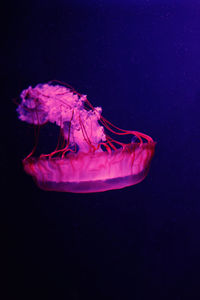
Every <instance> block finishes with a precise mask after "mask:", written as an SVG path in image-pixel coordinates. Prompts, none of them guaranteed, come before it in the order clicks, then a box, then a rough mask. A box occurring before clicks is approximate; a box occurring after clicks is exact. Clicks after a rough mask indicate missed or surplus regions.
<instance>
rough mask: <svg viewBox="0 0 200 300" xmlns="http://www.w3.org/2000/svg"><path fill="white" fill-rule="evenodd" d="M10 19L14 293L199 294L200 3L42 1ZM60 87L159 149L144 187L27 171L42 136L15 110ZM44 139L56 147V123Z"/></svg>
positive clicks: (5, 84)
mask: <svg viewBox="0 0 200 300" xmlns="http://www.w3.org/2000/svg"><path fill="white" fill-rule="evenodd" d="M11 8H12V9H11ZM3 13H4V15H5V16H6V20H7V21H6V22H5V23H4V24H3V25H2V29H3V32H2V36H1V39H2V41H3V47H2V55H1V65H2V67H1V70H2V75H1V89H2V92H3V93H2V98H1V121H2V127H1V134H2V137H1V141H2V144H1V147H0V148H1V183H2V193H1V205H2V218H1V220H2V231H3V234H2V246H1V247H2V248H3V249H5V251H4V254H3V256H2V258H3V262H4V264H5V268H3V278H4V281H5V283H4V284H3V286H4V287H5V289H6V295H7V298H5V299H15V298H19V299H40V298H41V299H59V300H61V299H69V300H71V299H76V300H79V299H81V300H82V299H87V300H88V299H93V300H94V299H109V300H110V299H115V300H117V299H119V300H121V299H126V300H128V299H131V300H132V299H134V300H142V299H145V300H146V299H167V300H169V299H170V300H183V299H188V300H191V299H192V300H193V299H200V290H199V281H200V235H199V228H200V201H199V200H200V197H199V193H200V189H199V180H200V175H199V174H200V172H199V169H200V161H199V146H200V142H199V133H200V130H199V128H200V125H199V112H200V59H199V53H200V3H199V2H198V1H193V0H191V1H184V0H183V1H162V0H157V1H155V0H152V1H151V0H149V1H144V0H141V1H139V0H138V1H136V0H135V1H134V0H133V1H128V0H125V1H119V0H118V1H111V0H108V1H106V0H101V1H89V0H86V1H78V0H75V1H62V0H57V1H51V0H50V1H32V0H31V1H26V2H23V1H20V2H16V3H15V4H14V5H12V7H11V6H9V5H7V8H5V11H3ZM53 79H58V80H61V81H64V82H67V83H69V84H70V85H72V86H73V87H74V88H75V89H76V90H78V91H79V92H80V93H82V94H87V95H88V99H89V101H90V102H91V103H92V104H93V105H94V106H101V107H102V108H103V115H104V117H106V118H107V119H109V120H110V121H111V122H112V123H114V124H116V125H117V126H119V127H121V128H124V129H132V130H138V131H141V132H144V133H146V134H148V135H150V136H151V137H152V138H153V139H154V140H155V141H156V142H157V145H156V152H155V156H154V158H153V161H152V164H151V168H150V172H149V174H148V176H147V178H146V179H145V180H144V181H143V182H141V183H139V184H138V185H135V186H132V187H128V188H125V189H121V190H113V191H108V192H104V193H94V194H70V193H56V192H45V191H42V190H40V189H38V187H37V186H36V185H35V183H34V181H33V180H32V178H31V177H29V176H27V175H26V174H25V173H24V171H23V167H22V159H23V158H24V156H25V155H27V154H28V153H29V152H30V151H31V149H32V146H33V144H34V131H33V128H32V127H31V126H30V125H28V124H26V123H23V122H21V121H20V120H18V118H17V113H16V105H15V104H14V102H16V101H19V98H18V97H19V95H20V92H21V91H22V90H23V89H25V88H27V87H28V86H29V85H32V86H35V85H36V84H38V83H44V82H48V81H50V80H53ZM52 127H53V126H52ZM41 134H42V138H41V144H42V146H41V147H45V146H46V147H48V148H51V143H52V145H54V144H55V138H56V137H57V129H53V128H52V130H46V129H44V131H41Z"/></svg>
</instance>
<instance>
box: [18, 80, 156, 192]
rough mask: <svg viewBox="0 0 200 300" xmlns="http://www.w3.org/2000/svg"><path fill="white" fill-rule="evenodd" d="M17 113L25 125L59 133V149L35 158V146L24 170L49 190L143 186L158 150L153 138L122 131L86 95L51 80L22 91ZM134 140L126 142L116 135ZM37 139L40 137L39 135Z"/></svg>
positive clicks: (105, 189) (57, 147)
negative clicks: (54, 128) (48, 126)
mask: <svg viewBox="0 0 200 300" xmlns="http://www.w3.org/2000/svg"><path fill="white" fill-rule="evenodd" d="M20 97H21V103H19V104H18V107H17V112H18V117H19V119H20V120H21V121H25V122H27V123H30V124H34V126H35V127H36V128H40V127H41V126H42V125H44V124H46V123H47V122H50V123H53V124H55V125H57V126H59V128H60V135H59V138H58V143H57V146H56V148H55V149H54V150H53V149H52V150H53V151H52V152H51V153H48V154H41V155H39V156H38V157H35V156H34V153H35V150H36V146H37V142H36V143H35V146H34V148H33V150H32V151H31V153H30V154H28V155H27V156H26V157H25V158H24V159H23V167H24V170H25V172H26V173H27V174H29V175H31V176H32V177H33V179H34V180H35V182H36V184H37V185H38V187H39V188H41V189H43V190H47V191H57V192H72V193H93V192H103V191H107V190H114V189H121V188H124V187H127V186H131V185H134V184H137V183H139V182H141V181H142V180H143V179H144V178H145V177H146V175H147V173H148V170H149V167H150V163H151V160H152V157H153V155H154V150H155V142H154V141H153V139H152V138H151V137H150V136H148V135H146V134H144V133H140V132H138V131H132V130H124V129H120V128H119V127H117V126H115V125H113V124H112V123H111V122H110V121H108V120H106V119H105V118H104V117H103V116H102V114H101V113H102V109H101V107H93V105H92V104H91V103H90V102H89V100H88V98H87V96H86V95H83V94H79V93H78V92H76V91H75V90H74V89H73V88H72V87H71V86H68V85H66V84H63V83H61V82H59V81H51V82H48V83H44V84H38V85H36V86H35V87H31V86H29V87H28V88H27V89H25V90H23V91H22V93H21V95H20ZM38 131H39V130H38ZM125 135H130V136H131V138H130V142H129V143H124V142H122V141H119V140H118V139H116V138H115V136H121V137H122V136H125ZM36 136H37V135H36Z"/></svg>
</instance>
